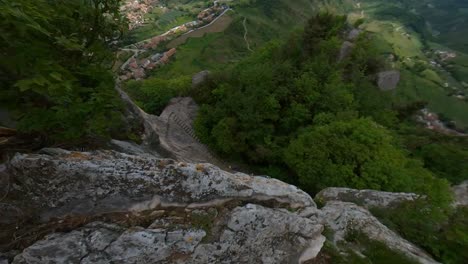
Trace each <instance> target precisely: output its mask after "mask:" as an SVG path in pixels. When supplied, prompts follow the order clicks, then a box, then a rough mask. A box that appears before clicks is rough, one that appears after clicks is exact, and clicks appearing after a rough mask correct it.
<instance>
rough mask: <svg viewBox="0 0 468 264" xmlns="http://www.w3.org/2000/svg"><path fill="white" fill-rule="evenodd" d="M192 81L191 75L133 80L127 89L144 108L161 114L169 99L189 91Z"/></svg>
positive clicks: (149, 111)
mask: <svg viewBox="0 0 468 264" xmlns="http://www.w3.org/2000/svg"><path fill="white" fill-rule="evenodd" d="M191 81H192V78H191V77H190V76H180V77H177V78H173V79H159V78H151V79H148V80H144V81H133V80H132V81H129V82H128V83H126V85H125V91H127V92H128V94H129V95H130V96H131V97H132V98H133V100H134V101H135V103H136V104H137V105H138V106H139V107H141V108H142V109H143V110H145V111H146V112H148V113H153V114H157V115H159V114H160V113H161V112H162V110H164V107H166V105H167V104H168V103H169V100H171V99H172V98H174V97H177V96H186V95H187V94H188V93H189V89H190V87H191ZM148 99H150V100H148Z"/></svg>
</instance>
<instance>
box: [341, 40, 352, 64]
mask: <svg viewBox="0 0 468 264" xmlns="http://www.w3.org/2000/svg"><path fill="white" fill-rule="evenodd" d="M353 48H354V44H353V43H351V42H349V41H345V42H343V45H341V49H340V54H339V55H338V61H339V62H340V61H342V60H344V59H345V58H346V57H348V56H349V55H350V54H351V52H352V51H353Z"/></svg>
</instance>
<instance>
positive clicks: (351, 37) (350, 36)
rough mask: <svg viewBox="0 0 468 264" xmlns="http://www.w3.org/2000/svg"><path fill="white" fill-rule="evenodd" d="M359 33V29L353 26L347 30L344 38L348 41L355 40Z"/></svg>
mask: <svg viewBox="0 0 468 264" xmlns="http://www.w3.org/2000/svg"><path fill="white" fill-rule="evenodd" d="M360 34H361V30H360V29H357V28H353V29H351V31H349V33H348V36H346V39H347V40H349V41H355V40H356V39H357V38H358V37H359V35H360Z"/></svg>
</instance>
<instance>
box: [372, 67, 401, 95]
mask: <svg viewBox="0 0 468 264" xmlns="http://www.w3.org/2000/svg"><path fill="white" fill-rule="evenodd" d="M399 82H400V72H399V71H384V72H380V73H379V74H378V75H377V84H378V86H379V88H380V90H383V91H389V90H395V89H396V88H397V86H398V83H399Z"/></svg>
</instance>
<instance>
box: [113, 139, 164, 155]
mask: <svg viewBox="0 0 468 264" xmlns="http://www.w3.org/2000/svg"><path fill="white" fill-rule="evenodd" d="M110 146H111V148H112V149H113V150H116V151H118V152H121V153H125V154H130V155H140V156H145V157H156V158H160V157H161V156H160V155H159V154H158V153H157V152H156V151H153V150H151V149H149V148H147V147H144V146H140V145H138V144H136V143H134V142H128V141H121V140H115V139H113V140H111V141H110Z"/></svg>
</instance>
